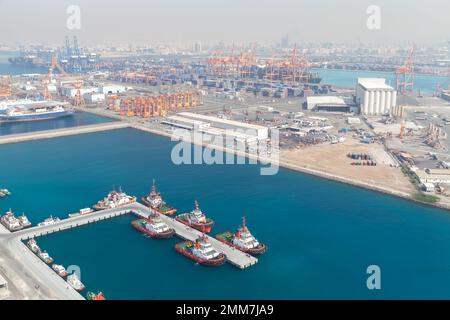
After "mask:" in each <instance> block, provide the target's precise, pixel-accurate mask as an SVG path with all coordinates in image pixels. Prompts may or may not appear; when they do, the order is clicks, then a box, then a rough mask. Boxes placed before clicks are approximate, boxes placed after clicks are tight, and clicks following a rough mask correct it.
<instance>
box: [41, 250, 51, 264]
mask: <svg viewBox="0 0 450 320" xmlns="http://www.w3.org/2000/svg"><path fill="white" fill-rule="evenodd" d="M38 257H39V258H41V260H42V261H44V262H45V263H46V264H52V263H53V258H52V257H50V255H49V254H48V253H47V252H46V251H40V252H39V253H38Z"/></svg>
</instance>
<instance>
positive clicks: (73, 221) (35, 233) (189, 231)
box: [11, 203, 258, 269]
mask: <svg viewBox="0 0 450 320" xmlns="http://www.w3.org/2000/svg"><path fill="white" fill-rule="evenodd" d="M125 214H135V215H137V216H139V217H142V218H148V216H149V214H150V209H149V208H148V207H146V206H144V205H142V204H140V203H133V204H130V205H126V206H123V207H119V208H114V209H108V210H101V211H95V212H93V213H89V214H85V215H80V216H76V217H72V218H67V219H63V220H60V221H58V222H56V223H54V224H52V225H48V226H41V227H39V226H36V227H32V228H29V229H24V230H20V231H16V232H14V233H11V236H13V237H16V238H17V239H20V240H28V239H31V238H35V237H41V236H45V235H48V234H51V233H55V232H60V231H64V230H69V229H72V228H77V227H79V226H83V225H87V224H90V223H95V222H98V221H102V220H107V219H111V218H114V217H118V216H122V215H125ZM160 217H161V219H162V220H163V221H164V222H165V223H167V225H168V226H169V227H171V228H173V229H174V230H175V233H176V235H177V236H178V237H180V238H182V239H185V240H190V241H195V240H196V239H197V238H198V237H200V236H201V235H202V233H201V232H200V231H198V230H195V229H193V228H191V227H189V226H186V225H184V224H182V223H181V222H178V221H176V220H174V219H172V218H170V217H168V216H165V215H160ZM207 238H208V241H209V242H210V243H211V244H212V245H213V246H214V248H215V249H216V250H217V251H219V252H222V253H224V254H225V255H226V256H227V260H228V262H229V263H231V264H232V265H234V266H236V267H238V268H240V269H245V268H248V267H250V266H252V265H254V264H256V263H257V262H258V259H257V258H255V257H253V256H251V255H249V254H247V253H245V252H242V251H240V250H238V249H235V248H233V247H231V246H229V245H227V244H225V243H222V242H220V241H218V240H217V239H215V238H213V237H210V236H208V235H207Z"/></svg>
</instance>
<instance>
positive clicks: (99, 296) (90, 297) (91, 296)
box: [86, 291, 106, 300]
mask: <svg viewBox="0 0 450 320" xmlns="http://www.w3.org/2000/svg"><path fill="white" fill-rule="evenodd" d="M86 298H87V299H88V300H106V298H105V296H104V295H103V292H99V293H97V294H95V293H93V292H92V291H89V292H88V293H87V294H86Z"/></svg>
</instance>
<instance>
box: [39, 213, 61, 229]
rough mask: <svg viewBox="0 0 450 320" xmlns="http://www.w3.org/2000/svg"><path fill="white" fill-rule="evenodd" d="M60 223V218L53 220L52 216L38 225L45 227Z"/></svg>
mask: <svg viewBox="0 0 450 320" xmlns="http://www.w3.org/2000/svg"><path fill="white" fill-rule="evenodd" d="M58 221H60V219H59V218H58V217H56V218H53V217H52V216H50V218H47V219H45V220H44V221H42V222H39V223H38V227H45V226H50V225H52V224H55V223H56V222H58Z"/></svg>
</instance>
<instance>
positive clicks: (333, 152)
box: [281, 138, 416, 194]
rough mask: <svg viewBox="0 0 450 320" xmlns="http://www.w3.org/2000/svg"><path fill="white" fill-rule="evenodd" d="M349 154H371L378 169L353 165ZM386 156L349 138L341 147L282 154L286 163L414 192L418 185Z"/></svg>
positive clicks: (379, 148)
mask: <svg viewBox="0 0 450 320" xmlns="http://www.w3.org/2000/svg"><path fill="white" fill-rule="evenodd" d="M349 152H360V153H368V154H371V155H372V156H373V157H374V158H375V159H376V160H377V166H374V167H367V166H353V165H351V164H350V163H351V162H353V161H355V160H352V159H350V158H348V157H347V154H348V153H349ZM386 157H388V155H387V154H386V153H385V151H384V149H383V146H382V145H378V144H370V145H368V144H362V143H360V142H359V141H357V140H355V139H353V138H347V140H346V141H345V142H343V143H339V144H322V145H315V146H310V147H307V148H304V149H295V150H284V151H282V152H281V159H282V161H285V162H289V163H292V164H293V165H297V166H302V167H305V168H308V169H314V170H320V171H324V172H326V173H329V174H333V175H336V176H338V177H342V178H347V179H351V180H354V181H359V182H365V183H367V184H371V185H375V186H380V187H383V188H386V189H393V190H396V191H401V192H404V193H410V194H411V193H414V192H415V191H416V190H415V188H414V186H413V185H412V184H411V183H410V182H409V180H408V179H407V178H406V177H405V176H404V175H403V173H402V172H401V170H400V168H395V167H391V166H389V165H388V164H385V163H386V162H387V161H386V159H387V158H386Z"/></svg>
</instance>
